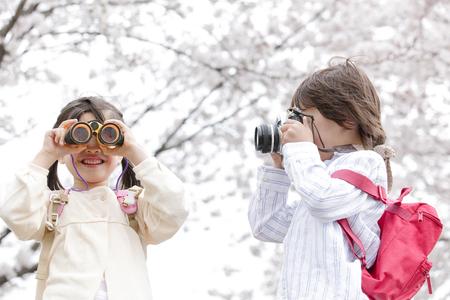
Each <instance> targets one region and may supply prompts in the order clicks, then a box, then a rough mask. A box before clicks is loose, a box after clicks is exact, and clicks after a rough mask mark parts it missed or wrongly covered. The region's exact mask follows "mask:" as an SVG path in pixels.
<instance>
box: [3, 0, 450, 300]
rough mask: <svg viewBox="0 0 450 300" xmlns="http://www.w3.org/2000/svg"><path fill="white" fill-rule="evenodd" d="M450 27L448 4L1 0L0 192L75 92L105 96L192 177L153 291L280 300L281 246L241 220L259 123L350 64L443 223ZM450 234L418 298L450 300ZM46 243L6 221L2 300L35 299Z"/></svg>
mask: <svg viewBox="0 0 450 300" xmlns="http://www.w3.org/2000/svg"><path fill="white" fill-rule="evenodd" d="M449 32H450V2H449V1H448V0H417V1H408V2H405V1H400V0H389V1H387V0H369V1H358V0H320V1H294V0H276V1H275V0H266V1H256V0H254V1H250V0H249V1H243V0H241V1H239V0H235V1H220V0H209V1H207V0H197V1H181V0H174V1H169V0H154V1H149V0H115V1H114V0H98V1H93V0H91V1H77V0H58V1H56V0H54V1H51V0H48V1H36V0H28V1H27V0H20V1H19V0H8V1H6V0H3V1H0V166H1V168H0V180H1V189H0V194H1V195H2V196H4V186H5V184H7V181H8V180H9V179H10V178H11V176H13V174H14V172H15V171H16V170H17V169H19V168H21V167H22V166H24V165H25V164H26V163H27V162H28V161H30V160H31V159H32V158H33V157H34V155H35V154H36V153H37V151H38V150H39V149H40V147H41V144H42V139H43V135H44V133H45V131H46V130H48V129H49V128H51V127H52V125H53V123H54V122H55V121H56V117H57V115H58V114H59V111H60V109H61V108H62V107H63V106H64V105H65V104H66V103H67V102H68V101H70V100H73V99H75V98H77V97H80V96H87V95H97V96H102V97H105V98H106V99H107V100H109V101H111V102H112V103H113V104H115V105H116V106H117V107H119V108H120V109H121V110H122V111H123V112H124V114H125V119H126V122H127V124H128V125H129V126H131V127H132V128H133V131H134V133H135V135H137V136H138V138H140V139H141V141H142V143H143V144H145V145H146V147H147V149H148V152H149V153H151V154H153V155H155V156H156V157H158V159H159V160H161V161H162V162H163V163H164V164H166V165H167V166H169V167H170V168H171V169H172V170H173V171H174V172H175V173H176V174H177V175H178V176H180V177H181V178H182V179H183V180H184V181H185V182H186V186H187V201H188V206H189V209H190V212H191V214H190V216H189V219H188V221H187V222H186V224H185V225H184V226H183V227H182V229H181V230H180V232H178V233H177V234H176V235H175V236H174V238H173V239H171V240H169V241H167V242H165V243H163V244H160V245H157V246H150V247H149V248H148V255H149V258H148V268H149V272H150V276H151V282H152V285H153V293H154V299H155V300H172V299H199V300H203V299H218V300H219V299H224V300H250V299H253V300H266V299H267V300H269V299H274V298H275V289H276V285H277V280H278V274H279V272H280V258H281V255H282V248H281V246H280V245H276V244H270V243H262V242H259V241H257V240H256V239H254V238H253V237H252V235H251V232H250V227H249V224H248V221H247V207H248V203H249V200H250V197H251V194H252V190H253V189H254V187H255V183H256V179H255V174H256V168H257V166H258V165H260V164H261V163H262V160H263V158H264V157H263V156H262V155H260V154H257V153H256V152H255V151H254V147H253V133H254V128H255V126H256V125H258V124H260V123H261V122H273V121H274V120H275V118H276V117H277V116H278V115H280V114H284V110H285V109H286V108H287V107H288V105H289V102H290V97H291V95H292V94H293V92H294V90H295V89H296V87H297V86H298V84H299V83H300V82H301V80H302V79H303V78H305V76H306V75H307V74H309V73H310V72H312V71H314V70H317V69H318V68H323V67H325V66H326V65H327V63H328V61H329V60H330V58H332V57H333V56H344V57H353V58H354V60H355V61H356V62H357V63H358V64H359V65H360V66H361V67H362V68H363V69H364V70H365V71H366V72H367V74H368V75H369V77H370V78H371V80H372V81H373V83H374V84H375V86H376V88H377V89H378V91H379V95H380V98H381V99H382V105H383V106H382V112H383V125H384V127H385V129H386V131H387V135H388V143H389V144H390V145H392V146H393V147H394V148H395V149H396V151H397V157H396V159H394V160H393V172H394V190H393V193H392V197H393V196H396V195H397V194H398V192H399V190H400V188H401V187H402V186H405V185H408V186H413V187H414V188H415V189H414V192H413V196H412V197H411V196H410V197H408V198H410V199H408V200H410V201H411V199H415V200H420V201H425V202H428V203H431V204H433V205H434V206H435V207H436V208H437V210H438V213H439V214H440V217H441V218H442V220H443V223H444V225H445V224H448V220H449V218H450V216H449V204H450V199H449V194H450V138H449V137H450V127H449V123H450V83H449V78H450V35H449ZM65 182H66V184H67V186H70V178H67V179H65ZM293 196H294V197H295V196H296V195H295V193H294V194H293ZM449 239H450V232H449V229H448V227H445V228H444V231H443V234H442V236H441V239H440V241H439V242H438V244H437V246H436V248H435V250H434V251H433V253H432V257H431V258H432V261H433V263H434V267H433V269H432V273H431V277H432V282H433V287H434V293H433V295H432V296H431V297H429V298H428V296H427V292H426V287H424V288H422V290H421V292H420V293H419V294H418V296H417V297H416V298H415V299H449V298H450V259H449V256H450V252H449V246H450V241H449ZM38 250H39V246H38V244H36V243H34V242H32V241H29V242H22V241H18V240H17V239H16V237H15V236H14V234H12V233H10V231H9V230H8V229H7V228H6V226H5V225H4V223H3V222H2V221H1V220H0V299H1V300H6V299H8V300H10V299H11V300H12V299H33V295H34V288H35V279H34V274H33V272H34V270H35V269H36V262H37V258H38V253H39V251H38ZM124 276H127V274H124ZM425 286H426V285H425Z"/></svg>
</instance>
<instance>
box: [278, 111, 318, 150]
mask: <svg viewBox="0 0 450 300" xmlns="http://www.w3.org/2000/svg"><path fill="white" fill-rule="evenodd" d="M304 124H307V125H304ZM297 142H314V141H313V135H312V131H311V127H310V124H309V120H308V118H307V117H303V124H302V123H300V122H299V121H295V120H291V119H288V120H287V121H286V122H285V123H284V124H283V125H282V126H281V144H283V145H284V144H287V143H297Z"/></svg>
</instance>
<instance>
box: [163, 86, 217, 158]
mask: <svg viewBox="0 0 450 300" xmlns="http://www.w3.org/2000/svg"><path fill="white" fill-rule="evenodd" d="M222 86H223V82H219V83H218V84H216V85H215V86H214V87H213V88H212V89H211V90H210V91H209V93H208V94H207V95H206V96H204V97H203V98H202V99H201V100H200V101H199V102H198V103H197V105H196V106H195V107H194V108H193V109H192V110H191V111H190V112H189V113H188V114H187V116H185V117H184V118H183V119H182V120H181V122H180V123H179V124H178V125H177V126H176V127H175V128H174V129H173V130H172V132H171V133H169V134H168V135H167V137H166V140H165V141H164V142H163V143H162V145H161V146H160V147H159V148H158V149H157V150H156V151H155V152H156V153H160V152H162V151H164V150H165V149H166V147H167V144H168V143H169V142H170V140H171V139H172V138H173V137H174V136H175V134H176V133H177V132H178V131H179V130H180V129H181V128H182V127H183V126H184V124H186V122H187V121H188V120H189V119H190V118H191V117H192V115H193V114H194V113H195V112H196V111H198V110H199V109H200V107H201V106H202V105H203V103H204V102H205V101H206V99H208V98H209V96H211V95H212V93H214V91H216V90H218V89H220V88H221V87H222Z"/></svg>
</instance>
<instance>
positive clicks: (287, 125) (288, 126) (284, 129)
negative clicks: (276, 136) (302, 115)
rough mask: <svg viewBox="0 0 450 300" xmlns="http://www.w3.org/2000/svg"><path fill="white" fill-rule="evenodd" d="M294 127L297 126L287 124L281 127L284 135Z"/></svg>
mask: <svg viewBox="0 0 450 300" xmlns="http://www.w3.org/2000/svg"><path fill="white" fill-rule="evenodd" d="M298 123H300V122H298ZM294 126H295V124H286V123H285V124H283V125H281V128H280V130H281V132H282V133H285V132H286V131H288V130H289V129H292V128H294Z"/></svg>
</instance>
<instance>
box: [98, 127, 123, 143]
mask: <svg viewBox="0 0 450 300" xmlns="http://www.w3.org/2000/svg"><path fill="white" fill-rule="evenodd" d="M119 136H120V129H119V127H118V126H117V125H115V124H107V125H104V126H103V128H102V129H101V131H100V136H99V139H100V141H101V142H102V143H103V144H116V143H117V141H118V139H119Z"/></svg>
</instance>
